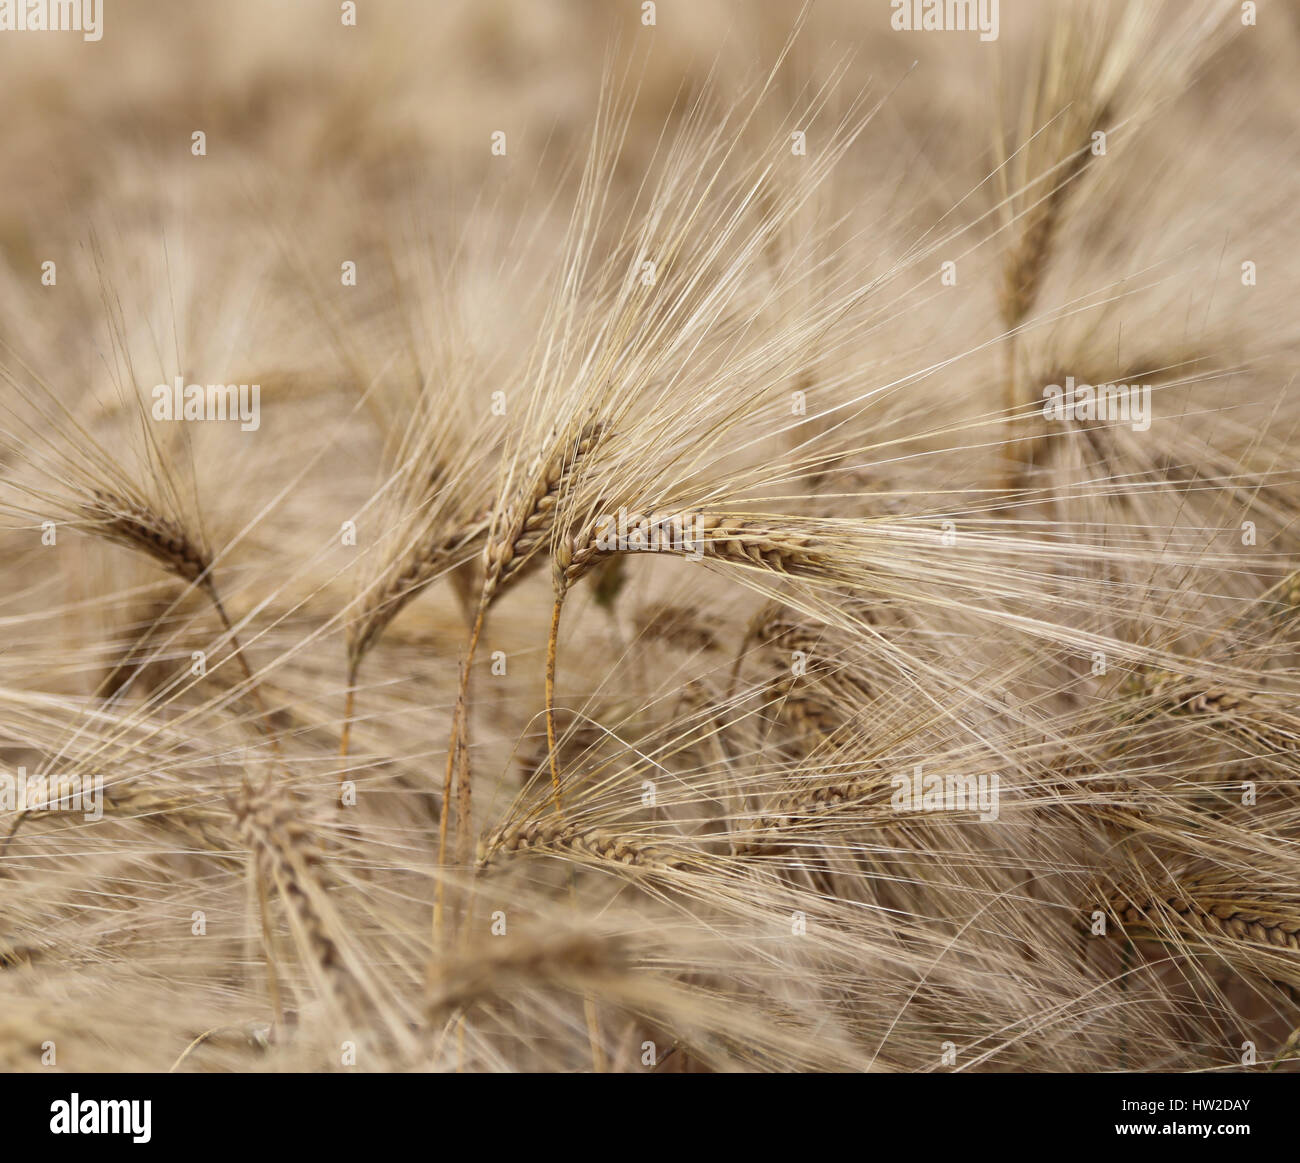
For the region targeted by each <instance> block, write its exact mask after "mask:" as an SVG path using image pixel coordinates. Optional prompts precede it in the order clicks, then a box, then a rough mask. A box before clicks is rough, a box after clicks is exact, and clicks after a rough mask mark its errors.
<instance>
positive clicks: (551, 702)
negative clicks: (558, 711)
mask: <svg viewBox="0 0 1300 1163" xmlns="http://www.w3.org/2000/svg"><path fill="white" fill-rule="evenodd" d="M563 608H564V595H563V594H556V596H555V606H554V607H553V608H552V610H551V634H550V637H549V638H548V639H547V640H546V751H547V758H548V759H549V760H550V766H551V792H552V794H553V795H554V798H555V811H556V813H557V814H561V815H562V814H563V812H564V808H563V805H562V804H561V802H560V765H559V759H558V757H557V756H556V753H555V656H556V653H557V652H558V643H559V639H560V611H561V610H562V609H563Z"/></svg>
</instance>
